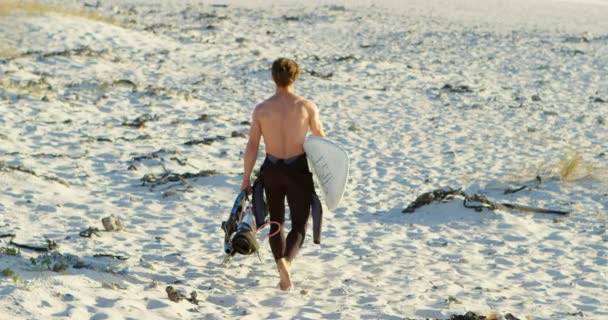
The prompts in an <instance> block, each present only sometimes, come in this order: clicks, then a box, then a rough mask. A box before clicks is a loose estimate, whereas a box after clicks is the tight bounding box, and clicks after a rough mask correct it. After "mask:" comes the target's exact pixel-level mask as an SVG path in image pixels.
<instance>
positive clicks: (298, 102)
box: [255, 94, 314, 159]
mask: <svg viewBox="0 0 608 320" xmlns="http://www.w3.org/2000/svg"><path fill="white" fill-rule="evenodd" d="M311 107H314V105H313V104H312V102H310V101H308V100H306V99H304V98H302V97H299V96H296V95H294V94H284V95H274V96H273V97H271V98H269V99H268V100H266V101H264V102H263V103H262V104H260V105H259V106H258V107H257V108H256V110H255V118H257V120H258V122H259V125H260V129H261V133H262V137H263V139H264V144H265V145H266V152H267V153H269V154H271V155H273V156H275V157H278V158H283V159H285V158H289V157H293V156H297V155H300V154H303V153H304V148H303V144H304V140H305V138H306V134H307V133H308V128H309V126H310V123H311V121H310V120H311Z"/></svg>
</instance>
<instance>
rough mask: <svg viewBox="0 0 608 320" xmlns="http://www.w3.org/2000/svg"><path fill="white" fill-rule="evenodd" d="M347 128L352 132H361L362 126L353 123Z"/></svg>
mask: <svg viewBox="0 0 608 320" xmlns="http://www.w3.org/2000/svg"><path fill="white" fill-rule="evenodd" d="M347 130H348V131H351V132H359V131H361V128H360V127H359V126H358V125H356V124H351V125H350V126H348V128H347Z"/></svg>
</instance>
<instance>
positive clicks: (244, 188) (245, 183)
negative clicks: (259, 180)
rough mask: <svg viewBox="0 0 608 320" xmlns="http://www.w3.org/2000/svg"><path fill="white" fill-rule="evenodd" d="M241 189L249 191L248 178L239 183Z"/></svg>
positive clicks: (249, 183)
mask: <svg viewBox="0 0 608 320" xmlns="http://www.w3.org/2000/svg"><path fill="white" fill-rule="evenodd" d="M243 190H247V193H251V182H250V181H249V179H247V180H243V183H242V184H241V191H243Z"/></svg>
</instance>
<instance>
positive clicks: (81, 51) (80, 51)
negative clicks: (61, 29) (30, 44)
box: [13, 46, 109, 59]
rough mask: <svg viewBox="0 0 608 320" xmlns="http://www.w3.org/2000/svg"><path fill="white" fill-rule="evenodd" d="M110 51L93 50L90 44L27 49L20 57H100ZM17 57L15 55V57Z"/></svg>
mask: <svg viewBox="0 0 608 320" xmlns="http://www.w3.org/2000/svg"><path fill="white" fill-rule="evenodd" d="M107 53H109V50H108V49H102V50H93V49H91V48H90V47H88V46H79V47H76V48H73V49H66V50H59V51H50V52H44V51H40V50H31V51H26V52H24V53H22V54H20V55H19V57H27V56H37V57H39V58H42V59H45V58H51V57H70V56H83V57H100V56H103V55H105V54H107ZM14 58H16V57H13V59H14Z"/></svg>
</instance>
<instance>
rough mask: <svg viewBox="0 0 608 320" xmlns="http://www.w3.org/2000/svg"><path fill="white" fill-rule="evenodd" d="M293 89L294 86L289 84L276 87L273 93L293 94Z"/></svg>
mask: <svg viewBox="0 0 608 320" xmlns="http://www.w3.org/2000/svg"><path fill="white" fill-rule="evenodd" d="M294 92H295V90H294V86H293V85H290V86H287V87H277V89H276V92H275V94H276V95H290V94H294Z"/></svg>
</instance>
